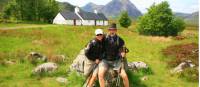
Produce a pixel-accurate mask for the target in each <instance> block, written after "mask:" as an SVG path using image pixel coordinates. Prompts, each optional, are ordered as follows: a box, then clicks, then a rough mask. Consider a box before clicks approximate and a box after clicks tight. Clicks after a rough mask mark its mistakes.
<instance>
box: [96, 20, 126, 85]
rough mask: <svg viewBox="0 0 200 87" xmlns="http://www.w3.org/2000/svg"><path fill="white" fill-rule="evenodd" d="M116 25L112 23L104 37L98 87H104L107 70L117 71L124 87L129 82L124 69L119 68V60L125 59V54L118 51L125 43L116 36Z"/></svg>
mask: <svg viewBox="0 0 200 87" xmlns="http://www.w3.org/2000/svg"><path fill="white" fill-rule="evenodd" d="M116 33H117V27H116V24H115V23H113V24H112V25H111V27H110V28H109V29H108V34H107V36H106V37H105V41H104V43H105V44H104V45H105V52H104V58H103V59H102V61H101V63H100V64H99V72H98V76H99V83H100V87H105V80H104V77H105V73H106V71H107V70H108V69H109V68H113V69H114V70H116V71H118V74H119V75H120V76H121V77H122V79H123V83H124V86H125V87H129V80H128V77H127V74H126V72H125V69H124V68H123V67H121V58H124V57H125V52H122V51H120V49H122V48H123V46H125V43H124V41H123V39H122V38H120V37H119V36H118V35H117V34H116Z"/></svg>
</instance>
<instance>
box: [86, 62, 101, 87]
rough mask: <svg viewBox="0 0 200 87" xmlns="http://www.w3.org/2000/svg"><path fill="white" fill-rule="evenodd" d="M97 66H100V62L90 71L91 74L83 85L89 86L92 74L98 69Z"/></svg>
mask: <svg viewBox="0 0 200 87" xmlns="http://www.w3.org/2000/svg"><path fill="white" fill-rule="evenodd" d="M97 66H98V64H96V63H95V65H94V67H93V68H92V70H91V71H90V73H89V76H88V77H87V79H86V80H85V81H84V83H83V87H87V86H88V84H89V81H90V79H91V78H92V74H93V72H94V70H95V69H96V67H97ZM85 83H86V85H85Z"/></svg>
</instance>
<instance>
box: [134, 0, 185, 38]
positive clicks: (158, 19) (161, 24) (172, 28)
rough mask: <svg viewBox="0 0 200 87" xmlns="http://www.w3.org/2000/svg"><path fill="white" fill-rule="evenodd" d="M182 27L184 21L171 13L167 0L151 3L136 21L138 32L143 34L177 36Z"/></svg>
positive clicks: (183, 26)
mask: <svg viewBox="0 0 200 87" xmlns="http://www.w3.org/2000/svg"><path fill="white" fill-rule="evenodd" d="M184 28H185V23H184V21H183V20H182V19H180V18H176V17H175V16H174V15H173V13H172V10H171V9H170V8H169V4H168V2H167V1H164V2H162V3H161V4H158V5H155V4H153V5H152V6H151V7H150V8H149V9H148V12H147V13H146V14H144V15H143V16H141V17H140V18H139V20H138V23H137V29H138V31H139V33H140V34H143V35H153V36H177V35H178V33H179V32H181V31H183V29H184Z"/></svg>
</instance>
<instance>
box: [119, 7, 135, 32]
mask: <svg viewBox="0 0 200 87" xmlns="http://www.w3.org/2000/svg"><path fill="white" fill-rule="evenodd" d="M131 22H132V21H131V19H130V17H129V16H128V12H127V11H125V12H122V14H121V16H120V19H119V23H120V25H121V26H122V27H124V28H128V27H129V26H130V25H131Z"/></svg>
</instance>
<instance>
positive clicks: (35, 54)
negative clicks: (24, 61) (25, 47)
mask: <svg viewBox="0 0 200 87" xmlns="http://www.w3.org/2000/svg"><path fill="white" fill-rule="evenodd" d="M28 60H29V61H31V62H34V61H37V60H40V61H44V62H45V61H47V57H46V56H44V55H42V54H41V53H38V52H30V53H29V55H28Z"/></svg>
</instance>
